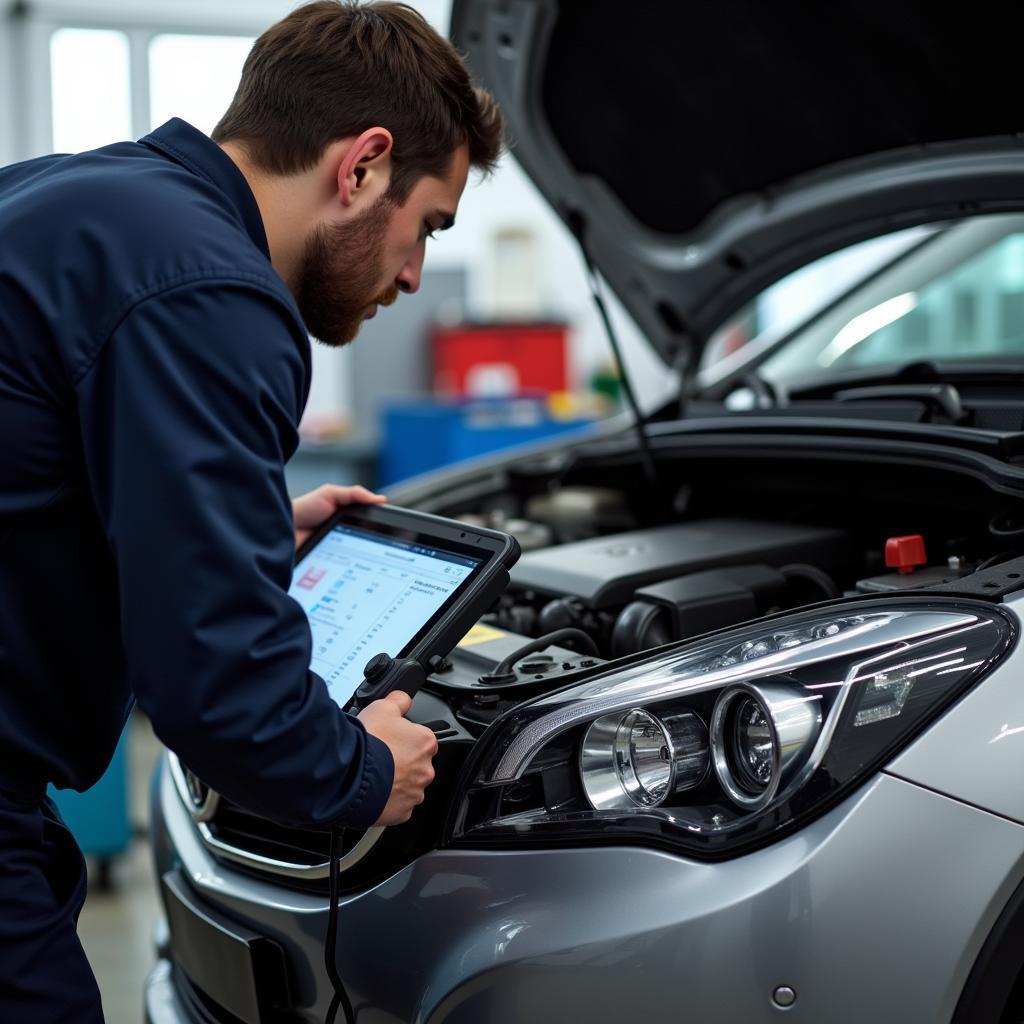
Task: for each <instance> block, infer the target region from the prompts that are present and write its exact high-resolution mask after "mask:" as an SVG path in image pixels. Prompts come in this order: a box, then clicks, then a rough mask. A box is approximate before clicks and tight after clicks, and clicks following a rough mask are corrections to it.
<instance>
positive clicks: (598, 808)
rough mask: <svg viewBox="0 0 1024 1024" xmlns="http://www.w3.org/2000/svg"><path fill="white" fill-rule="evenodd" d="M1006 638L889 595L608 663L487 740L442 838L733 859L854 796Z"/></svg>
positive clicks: (505, 722)
mask: <svg viewBox="0 0 1024 1024" xmlns="http://www.w3.org/2000/svg"><path fill="white" fill-rule="evenodd" d="M1013 640H1014V625H1013V623H1012V620H1011V619H1010V618H1009V617H1008V616H1006V615H1005V614H1003V613H1002V612H1001V610H1000V609H999V608H998V607H996V606H993V605H988V604H983V603H982V602H968V601H962V600H956V599H941V598H934V599H933V598H907V597H900V598H899V599H898V600H897V599H889V600H884V599H883V600H879V599H869V600H865V601H846V602H843V603H842V604H837V605H834V606H832V607H831V608H825V609H821V608H819V609H814V610H811V611H807V612H800V613H795V614H790V615H785V616H779V617H777V618H774V619H772V620H770V621H768V622H761V623H756V624H754V625H752V626H747V627H743V628H741V629H737V630H730V631H728V632H725V633H719V634H717V635H716V636H713V637H711V638H710V639H705V640H699V641H697V642H696V643H690V644H687V645H683V646H680V647H677V648H676V649H675V650H672V651H670V652H668V653H663V654H661V655H660V656H659V657H656V658H650V657H648V658H646V659H631V660H630V661H629V662H628V663H627V664H625V665H624V666H619V667H616V666H614V665H613V666H611V667H609V668H607V669H605V670H602V671H601V672H600V673H599V674H598V675H596V676H594V677H592V678H590V679H588V680H586V681H585V682H582V683H578V684H575V685H573V686H571V687H568V688H566V689H563V690H561V691H558V692H555V693H549V694H546V695H544V696H542V697H538V698H536V699H534V700H532V701H530V702H527V703H524V704H521V705H519V706H518V707H515V708H514V709H513V710H511V711H510V712H508V713H506V714H505V715H504V716H502V717H501V718H499V719H498V720H497V721H496V722H495V723H494V724H493V725H492V726H491V727H490V729H489V730H488V732H487V733H486V734H485V735H484V736H483V737H482V738H481V740H480V741H479V742H478V743H477V746H476V748H475V749H474V751H473V753H472V755H471V758H470V762H469V763H468V764H467V769H466V775H465V778H466V779H467V780H468V781H467V782H466V783H465V785H464V787H463V791H462V793H461V795H460V797H459V801H458V805H457V807H456V808H455V811H454V813H453V816H452V819H451V820H450V821H449V824H448V829H447V831H448V841H449V842H451V843H453V844H457V845H475V846H478V845H495V844H498V845H507V844H508V843H510V842H513V843H521V842H523V841H533V842H540V843H552V842H557V843H566V842H569V843H579V842H584V841H590V840H597V841H606V842H608V841H614V842H635V841H639V842H648V843H652V844H655V845H659V846H670V847H672V848H678V849H682V850H684V851H685V852H687V853H690V854H694V855H697V856H704V857H722V856H732V855H735V854H737V853H740V852H744V851H746V850H748V849H750V848H752V847H753V846H754V845H758V844H762V843H764V842H767V841H770V839H772V838H773V837H775V836H777V835H779V834H780V833H781V831H783V830H786V829H790V828H793V827H795V826H796V825H798V824H802V823H804V822H806V821H808V820H810V819H811V818H812V817H814V816H816V815H818V814H821V813H823V812H824V811H825V810H827V809H828V808H829V807H830V806H833V805H834V804H835V803H836V802H837V801H838V800H839V799H840V798H841V797H842V796H843V795H845V794H846V793H848V792H850V791H851V789H852V788H854V787H855V786H857V785H859V784H861V783H862V782H864V781H865V780H866V779H867V778H868V777H869V776H870V774H872V773H873V772H875V771H877V770H878V769H879V768H881V767H882V766H884V764H885V763H886V762H887V761H888V760H890V759H891V758H892V757H893V756H894V755H895V754H896V753H897V751H898V750H900V749H901V748H902V747H904V746H905V745H906V744H907V743H908V742H909V741H910V740H911V739H912V738H913V737H914V736H916V735H917V734H918V732H920V730H921V729H922V728H924V727H925V726H926V725H927V724H928V723H929V722H930V721H932V720H933V719H934V718H936V717H937V716H938V715H939V714H940V713H941V712H942V711H943V710H944V709H945V708H947V707H948V706H949V705H950V703H951V702H952V701H954V700H955V699H956V698H957V697H958V696H960V695H961V694H962V693H964V691H965V690H966V689H967V688H968V687H969V686H971V685H972V684H973V683H975V682H976V681H977V680H978V679H979V678H980V677H981V676H982V675H983V674H984V673H985V672H987V671H988V670H989V669H991V668H992V666H993V665H994V664H995V663H996V662H997V661H998V660H999V658H1001V657H1002V655H1003V654H1005V653H1006V651H1007V650H1008V649H1009V647H1010V646H1011V644H1012V642H1013ZM705 723H708V724H707V726H705ZM709 766H710V767H709Z"/></svg>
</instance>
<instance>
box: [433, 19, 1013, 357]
mask: <svg viewBox="0 0 1024 1024" xmlns="http://www.w3.org/2000/svg"><path fill="white" fill-rule="evenodd" d="M1022 30H1024V5H1005V4H997V3H994V2H992V0H980V2H976V3H974V4H973V5H971V7H970V8H969V9H960V8H956V7H949V8H948V9H945V10H944V9H943V8H942V7H941V6H940V5H936V4H934V3H924V2H920V0H905V2H902V3H899V4H893V3H891V2H889V3H882V2H880V0H857V2H856V3H853V2H850V0H846V2H845V3H840V4H838V5H828V6H827V7H823V8H814V7H813V6H812V7H807V6H806V5H800V4H796V3H792V2H786V3H781V4H780V3H772V4H765V3H761V2H758V0H717V2H716V3H713V4H712V3H683V2H680V0H635V2H634V3H632V4H623V3H621V2H614V3H613V2H611V0H455V2H454V6H453V11H452V24H451V34H452V38H453V39H454V41H455V43H456V45H457V46H458V47H459V48H460V49H461V50H463V51H464V52H465V53H466V54H467V55H468V58H469V63H470V66H471V69H472V71H473V74H474V76H475V78H476V79H477V81H479V82H480V83H481V84H483V85H485V86H486V87H487V88H489V89H490V90H491V91H492V92H493V93H494V95H495V96H496V98H497V99H498V102H499V103H500V104H501V107H502V109H503V111H504V113H505V116H506V118H507V120H508V124H509V132H510V136H511V140H512V145H513V152H514V153H515V156H516V157H517V158H518V160H519V162H520V163H521V164H522V166H523V167H524V168H525V170H526V172H527V173H528V174H529V176H530V177H531V178H532V179H533V181H534V183H535V184H536V185H537V187H538V188H539V189H540V190H541V192H542V193H543V194H544V195H545V197H546V198H547V199H548V201H549V202H550V203H551V205H552V206H553V207H554V209H555V210H556V211H557V212H558V214H559V216H560V217H561V218H562V219H563V220H564V221H565V222H566V224H567V225H569V227H570V228H571V229H572V230H573V231H574V232H575V233H576V234H577V235H578V236H580V237H582V238H583V239H584V241H585V244H586V246H587V249H588V250H589V253H590V256H591V258H592V260H593V262H594V264H595V265H596V266H597V268H598V269H599V270H600V271H601V273H602V275H603V276H604V277H605V279H606V280H607V281H608V283H609V285H610V286H611V287H612V288H613V289H614V291H615V292H616V294H617V295H618V296H619V298H620V299H621V300H622V302H623V303H624V305H625V306H626V308H627V309H629V311H630V312H631V313H632V315H633V316H634V317H635V318H636V320H637V322H638V323H639V325H640V326H641V328H642V329H643V331H644V333H645V334H646V335H647V337H648V338H649V340H650V342H651V344H652V345H653V346H654V348H655V349H656V351H657V352H658V354H659V355H660V356H661V357H662V359H664V361H665V362H666V363H668V364H670V365H680V366H685V365H689V366H693V365H694V364H695V361H696V359H697V358H698V357H699V354H700V351H701V349H702V347H703V345H704V343H705V342H706V340H707V339H708V337H709V336H710V335H711V333H712V332H713V331H714V329H715V328H716V327H718V326H719V325H720V324H721V323H722V322H723V321H724V320H725V319H726V318H727V317H728V316H729V315H731V314H732V313H734V312H736V311H737V310H738V309H739V308H740V307H741V306H742V305H743V304H744V303H745V302H747V301H749V300H750V299H751V298H753V297H754V296H755V295H756V294H757V293H758V292H759V291H761V290H762V289H764V288H765V287H767V286H768V285H769V284H771V283H773V282H774V281H776V280H778V279H780V278H781V277H783V276H785V275H786V274H787V273H789V272H791V271H793V270H796V269H798V268H799V267H801V266H803V265H805V264H807V263H808V262H810V261H811V260H814V259H816V258H818V257H820V256H824V255H826V254H827V253H829V252H833V251H835V250H837V249H839V248H842V247H843V246H846V245H850V244H853V243H855V242H859V241H863V240H864V239H867V238H870V237H874V236H877V235H880V234H885V233H887V232H890V231H894V230H897V229H899V228H903V227H909V226H912V225H917V224H923V223H928V222H941V221H946V220H949V219H953V218H960V217H964V216H968V215H972V214H977V213H988V212H1005V211H1015V210H1024V135H1022V134H1021V133H1022V132H1024V104H1022V103H1021V101H1020V89H1019V85H1018V81H1017V79H1018V70H1017V69H1018V67H1019V65H1020V61H1021V52H1022V46H1021V42H1020V40H1021V39H1022V38H1024V32H1022Z"/></svg>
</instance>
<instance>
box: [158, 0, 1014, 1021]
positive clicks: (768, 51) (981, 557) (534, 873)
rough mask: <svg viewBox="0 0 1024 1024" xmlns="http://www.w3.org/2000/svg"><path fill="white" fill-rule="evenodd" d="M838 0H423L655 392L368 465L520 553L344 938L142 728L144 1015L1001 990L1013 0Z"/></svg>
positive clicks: (251, 825) (819, 1000) (843, 1017)
mask: <svg viewBox="0 0 1024 1024" xmlns="http://www.w3.org/2000/svg"><path fill="white" fill-rule="evenodd" d="M982 6H983V7H984V6H986V5H985V4H984V3H983V4H982ZM868 7H870V8H871V10H866V9H865V7H864V5H840V6H839V7H832V8H830V12H829V43H828V46H827V47H826V46H825V45H824V44H823V41H822V39H821V38H817V37H815V38H812V37H814V33H815V31H816V30H815V27H814V25H809V24H808V23H807V15H806V12H804V13H801V14H798V15H793V17H787V16H784V15H783V12H781V11H780V10H779V8H778V5H756V4H741V3H731V2H730V3H719V4H716V5H713V6H712V5H691V4H667V3H666V4H642V3H641V4H634V5H632V7H631V8H630V9H628V10H627V9H624V8H623V6H622V5H621V4H618V5H611V4H609V3H604V2H602V0H595V2H592V3H586V4H582V3H569V2H565V3H562V4H555V3H547V2H541V0H512V2H509V0H465V2H456V4H455V8H454V13H453V22H452V33H453V37H454V38H455V39H456V41H457V43H458V45H459V46H460V48H462V49H463V50H465V51H466V52H467V53H468V55H469V58H470V62H471V64H472V66H473V67H474V70H475V72H476V74H477V75H478V77H479V78H480V79H481V80H482V81H483V82H484V84H486V85H487V86H488V87H489V88H491V89H492V90H493V91H494V92H495V94H496V95H497V97H498V99H499V101H500V102H501V104H502V106H503V108H504V109H505V111H506V113H507V115H508V118H509V121H510V124H511V128H512V135H513V137H514V139H515V140H516V150H515V152H516V155H517V158H518V159H519V161H520V162H521V164H522V165H523V167H524V168H525V169H526V170H527V172H528V173H529V174H530V175H531V176H532V178H533V179H534V181H535V182H536V183H537V185H538V187H539V188H540V189H541V190H542V191H543V192H544V194H545V196H546V197H547V198H548V199H549V200H550V202H551V204H552V206H553V207H554V209H555V210H556V211H558V213H559V214H560V215H561V216H562V217H563V219H564V220H565V222H566V224H567V226H568V227H569V228H570V230H571V231H572V233H573V234H574V236H575V237H576V239H577V240H578V242H579V244H580V246H581V249H582V250H583V257H584V259H585V261H586V263H587V264H588V265H589V266H591V267H592V268H593V269H594V280H593V284H594V287H595V289H598V288H599V282H598V280H597V274H598V273H599V274H600V276H601V278H603V280H604V281H606V282H607V284H608V286H609V287H610V288H611V289H612V290H613V291H614V293H615V294H616V295H617V296H618V298H619V300H620V301H621V302H622V304H623V306H624V308H625V310H626V311H628V313H629V314H630V315H631V316H632V318H633V320H634V321H635V323H636V325H637V326H638V327H639V329H640V332H641V333H642V335H643V336H644V338H645V339H646V341H647V343H648V344H649V345H650V347H651V349H652V351H653V352H654V353H655V354H656V355H657V356H658V357H659V358H660V359H661V360H663V362H664V364H665V376H666V378H671V379H672V380H674V381H675V382H676V384H675V391H674V395H673V397H672V399H671V401H669V402H668V403H667V404H663V405H661V406H660V407H658V408H656V409H654V410H653V411H649V415H647V416H646V417H645V418H644V420H643V422H642V423H640V424H639V425H638V424H637V423H636V422H634V421H633V418H632V417H630V416H628V415H624V416H622V417H620V418H618V419H613V420H611V421H609V422H607V423H605V424H604V425H602V426H601V427H599V428H595V429H594V430H592V431H590V432H588V433H586V434H584V435H582V436H578V437H575V438H572V439H570V440H569V441H566V440H565V439H564V438H563V439H560V440H559V441H558V442H557V443H550V444H544V445H539V446H535V447H532V448H530V449H525V450H519V451H515V452H513V453H511V454H507V455H503V456H500V457H492V458H485V459H482V460H478V461H476V462H474V463H472V464H467V465H465V466H462V467H459V468H456V469H454V470H449V471H446V472H443V473H438V474H434V475H429V476H426V477H422V478H420V479H418V480H415V481H412V482H410V483H408V484H407V485H405V486H404V487H399V488H392V489H390V494H389V497H390V499H391V500H392V501H393V502H394V503H396V504H401V505H407V506H411V507H415V508H419V509H423V510H425V511H430V512H436V513H440V514H444V515H449V516H454V517H459V518H462V519H464V520H466V521H468V522H477V523H483V524H487V525H495V526H498V527H501V528H503V529H506V530H508V531H510V532H512V533H513V534H515V535H516V536H517V538H518V539H519V541H520V544H521V546H522V548H523V550H524V552H525V553H524V555H523V557H522V559H521V561H520V562H519V564H518V565H517V566H516V568H515V569H514V571H513V574H512V577H513V578H512V584H511V586H510V587H509V589H508V591H507V593H506V594H505V595H504V597H503V598H502V599H501V601H500V602H499V603H498V604H497V605H496V606H495V607H494V608H493V609H492V610H491V611H490V612H489V613H488V614H487V615H485V616H484V618H483V619H482V620H481V622H480V623H479V624H478V626H477V627H476V628H475V629H474V630H473V631H472V632H471V633H470V634H469V635H468V636H467V637H466V638H465V639H464V640H463V641H462V643H461V644H460V645H459V646H458V647H457V648H456V649H455V650H454V651H452V652H451V654H450V655H449V657H448V659H447V662H446V663H445V664H443V665H442V666H440V668H439V670H438V671H437V672H435V673H434V674H433V675H432V676H431V677H430V679H429V681H428V684H427V686H426V688H425V689H424V690H423V691H422V692H421V693H420V694H419V696H418V697H417V698H416V701H415V704H414V706H413V710H412V713H411V716H412V717H413V718H414V719H415V720H417V721H420V722H423V723H430V724H431V726H432V728H434V730H435V732H436V733H437V734H438V737H439V747H440V749H439V753H438V756H437V760H436V768H437V780H436V782H435V783H434V784H433V786H432V787H431V788H430V790H429V791H428V798H427V801H426V802H425V803H424V804H423V805H422V807H420V808H418V810H417V812H416V814H415V815H414V816H413V818H412V820H411V821H410V822H409V823H408V824H406V825H403V826H401V827H398V828H393V829H388V830H385V831H382V830H377V829H370V830H368V831H366V832H356V833H352V832H349V833H346V834H345V835H344V837H343V841H342V845H341V848H340V850H339V851H338V853H339V858H338V875H337V879H336V882H337V888H338V893H339V899H338V907H337V927H336V930H335V931H334V932H329V929H328V916H329V906H330V901H329V899H328V887H329V880H330V879H329V876H330V868H331V862H330V858H329V850H330V836H329V834H328V833H327V832H325V831H320V830H316V829H303V828H294V827H286V826H283V825H279V824H276V823H274V822H271V821H268V820H265V819H263V818H260V817H259V816H257V815H255V814H252V813H250V812H249V811H247V810H246V809H245V808H244V807H243V806H239V805H237V804H234V803H231V802H229V801H227V800H225V799H222V798H220V797H219V796H218V795H217V794H216V793H214V792H212V791H211V790H210V789H209V787H207V786H206V785H205V784H204V782H203V781H202V780H201V779H199V778H197V777H196V776H195V775H193V774H192V773H191V772H190V771H189V769H188V766H187V765H183V764H180V763H179V762H178V761H177V760H176V759H175V758H174V757H173V756H172V755H168V756H167V757H165V758H164V760H163V761H162V763H161V765H160V766H159V768H158V771H157V774H156V776H155V779H154V784H153V820H154V825H153V851H154V856H155V862H156V867H157V873H158V877H159V878H160V885H161V891H162V895H163V899H164V905H165V908H166V925H165V926H164V927H162V928H161V929H160V933H159V936H158V943H157V945H158V949H157V956H158V959H157V964H156V966H155V968H154V970H153V972H152V974H151V976H150V978H149V981H148V984H147V989H146V996H145V1001H146V1007H145V1011H146V1018H147V1020H148V1021H150V1022H151V1024H186V1022H187V1024H196V1022H222V1024H228V1022H236V1021H238V1020H242V1021H245V1022H247V1024H257V1022H272V1021H296V1022H297V1021H307V1022H313V1021H322V1020H323V1019H324V1016H325V1014H326V1013H327V1011H328V1007H329V1005H330V1004H331V1002H332V999H334V997H335V992H336V990H337V991H340V992H341V993H343V995H342V996H341V997H339V998H340V999H341V1005H342V1008H343V1016H344V1014H345V1013H349V1012H350V1016H351V1018H352V1019H353V1020H356V1021H358V1022H359V1024H410V1022H416V1024H426V1022H431V1024H441V1022H445V1024H480V1022H485V1021H486V1022H489V1024H511V1022H530V1024H563V1022H567V1021H587V1022H616V1024H618V1022H622V1021H636V1022H637V1024H640V1022H643V1024H680V1022H683V1021H721V1022H729V1024H732V1022H744V1024H753V1022H766V1024H767V1022H772V1021H776V1020H783V1019H786V1020H791V1021H804V1022H814V1024H824V1022H828V1024H843V1022H851V1024H852V1022H862V1021H874V1022H889V1021H891V1022H899V1024H907V1022H927V1024H937V1022H955V1024H968V1022H969V1024H1006V1022H1011V1021H1012V1022H1016V1021H1020V1020H1021V1019H1022V1018H1024V974H1022V972H1021V968H1022V966H1024V785H1022V784H1021V780H1024V653H1022V652H1021V651H1020V649H1019V645H1018V635H1019V633H1020V629H1021V621H1022V617H1024V387H1022V383H1024V147H1022V145H1021V136H1020V134H1019V132H1020V129H1021V127H1022V126H1021V124H1020V117H1019V111H1018V110H1017V107H1018V105H1019V104H1018V103H1017V97H1018V94H1019V90H1018V89H1016V88H1015V83H1013V82H1010V81H1007V80H1006V79H1007V75H1008V71H1004V69H1009V68H1011V67H1014V66H1016V63H1018V62H1017V61H1016V58H1015V55H1014V54H1013V53H1012V50H1013V47H1014V46H1015V45H1016V41H1017V40H1019V38H1020V34H1019V31H1018V29H1019V28H1020V26H1019V25H1015V24H1014V23H1015V22H1019V21H1020V20H1021V13H1020V12H1018V13H1016V14H1011V13H1010V12H1009V11H1008V10H1005V9H1000V11H998V12H997V11H996V10H995V9H993V11H992V12H990V14H991V15H992V18H994V17H995V15H996V14H997V13H998V14H999V21H1000V23H1002V24H1003V30H1001V31H999V32H992V31H991V24H990V21H991V18H990V19H988V20H986V15H985V14H984V12H983V11H979V10H974V11H972V12H971V15H970V17H965V16H964V14H963V12H954V10H953V9H951V10H950V13H948V14H943V13H941V12H940V11H939V9H938V8H936V7H932V8H929V9H928V11H927V17H924V16H923V15H922V20H918V19H916V18H915V17H914V16H913V15H912V12H910V11H909V9H908V10H907V11H902V12H900V13H899V16H898V17H897V14H896V12H894V10H889V9H886V10H883V9H882V8H881V7H878V8H877V9H875V5H868ZM890 7H891V5H890ZM976 22H977V23H978V24H985V25H986V26H987V28H986V29H985V31H984V33H983V38H984V45H983V46H981V45H979V46H974V47H972V45H970V43H971V39H972V38H973V35H974V34H976V33H977V32H979V31H980V29H977V28H972V26H973V25H975V23H976ZM819 28H820V26H819ZM925 29H926V31H925ZM1004 37H1005V38H1004ZM1001 39H1003V41H1001ZM812 44H815V45H812ZM951 68H957V69H959V71H960V73H959V75H958V77H957V78H956V88H955V89H951V88H950V86H949V80H948V76H949V73H950V69H951ZM1000 83H1001V84H1000ZM997 86H998V87H997ZM626 369H627V370H628V365H627V366H626ZM328 965H329V967H330V969H328ZM346 1003H347V1004H348V1005H347V1006H346ZM343 1016H342V1018H341V1019H343Z"/></svg>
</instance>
